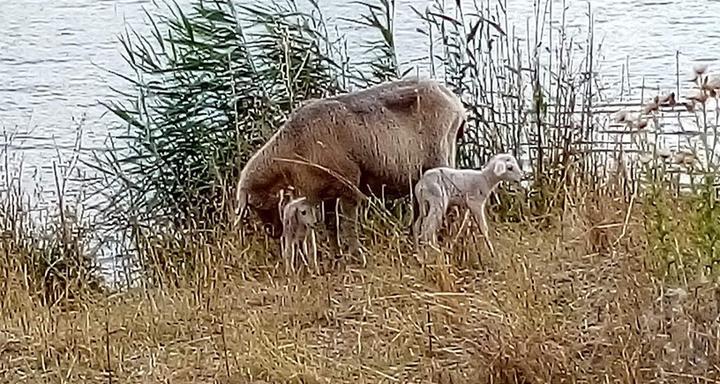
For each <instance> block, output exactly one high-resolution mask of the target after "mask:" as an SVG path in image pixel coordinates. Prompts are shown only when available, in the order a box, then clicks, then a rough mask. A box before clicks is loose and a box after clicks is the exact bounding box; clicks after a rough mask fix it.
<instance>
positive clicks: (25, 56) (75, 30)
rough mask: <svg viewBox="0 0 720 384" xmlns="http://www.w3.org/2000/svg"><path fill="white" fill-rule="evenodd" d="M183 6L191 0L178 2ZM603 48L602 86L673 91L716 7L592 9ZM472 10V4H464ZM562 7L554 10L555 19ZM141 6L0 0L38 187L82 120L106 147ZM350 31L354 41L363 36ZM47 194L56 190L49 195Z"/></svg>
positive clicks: (620, 4) (524, 0)
mask: <svg viewBox="0 0 720 384" xmlns="http://www.w3.org/2000/svg"><path fill="white" fill-rule="evenodd" d="M179 3H180V4H181V5H187V4H188V3H189V1H188V0H180V1H179ZM532 3H533V2H532V1H528V0H508V9H509V15H510V18H511V19H510V22H511V23H514V24H515V25H517V28H518V29H517V34H518V35H523V34H524V32H522V31H523V30H524V28H525V23H526V19H527V18H528V17H530V16H532V12H533V11H532ZM590 3H591V5H592V8H593V12H594V14H595V19H596V32H597V39H600V40H601V41H602V47H603V48H602V52H603V54H604V55H603V65H602V67H601V68H600V71H601V74H602V75H603V79H604V81H605V82H606V84H607V85H608V86H609V87H610V88H613V87H616V86H617V83H618V82H619V78H620V73H621V66H622V65H623V63H625V62H626V60H628V62H629V68H630V74H631V75H632V76H633V77H632V79H631V80H632V82H633V83H632V85H633V86H639V79H640V75H646V82H647V84H649V85H656V84H657V85H659V86H662V87H669V88H674V84H675V51H676V50H679V51H680V63H681V68H682V72H683V77H687V68H688V67H689V66H691V65H692V63H694V62H698V61H706V62H710V63H711V65H712V64H717V65H718V66H719V67H718V69H720V62H718V61H716V60H717V59H718V57H720V28H718V27H717V26H718V23H717V21H718V15H720V1H711V0H707V1H690V0H689V1H683V2H669V1H659V0H656V1H647V0H646V1H620V0H604V1H603V0H597V1H591V2H590ZM411 4H412V5H415V6H416V7H418V8H420V9H422V8H423V7H424V5H425V4H428V2H427V1H425V0H398V11H397V12H398V17H397V40H398V46H399V51H400V52H399V53H400V56H401V57H402V58H404V59H411V58H415V57H421V56H423V55H426V52H427V46H426V42H425V40H424V38H423V37H421V36H420V35H419V34H418V33H417V32H415V30H416V28H417V27H419V26H420V22H419V20H418V19H417V17H416V16H415V14H414V13H413V12H412V11H411V10H410V7H409V6H410V5H411ZM468 4H469V3H468ZM567 5H568V6H569V11H568V16H567V20H568V25H570V26H571V27H572V28H571V29H570V31H571V33H574V34H576V36H577V38H584V36H585V32H584V31H585V28H586V26H587V17H586V15H585V14H586V12H587V2H585V1H567ZM561 6H562V2H561V1H556V2H555V3H554V8H555V12H558V11H559V9H560V8H561ZM143 7H149V8H151V7H152V3H151V1H150V0H54V1H47V0H13V1H8V0H4V1H0V125H2V126H3V127H5V128H6V129H15V128H17V130H18V132H19V135H18V137H17V139H16V140H15V141H14V147H13V149H14V151H13V153H14V154H15V155H16V156H18V155H19V154H21V155H22V157H23V158H24V169H25V170H26V172H25V173H24V174H25V175H26V177H28V176H27V175H31V176H32V175H35V173H37V175H35V176H33V177H34V179H35V180H40V183H41V184H43V183H45V184H47V183H51V182H52V165H51V162H50V160H51V159H53V158H56V157H57V154H56V153H57V152H56V148H59V149H60V151H61V154H62V153H64V152H66V151H67V150H68V149H69V148H71V147H72V145H73V142H74V139H75V129H76V126H77V125H78V124H79V120H80V119H81V118H84V122H83V126H84V129H85V135H84V139H83V140H84V142H83V147H84V148H89V149H93V148H94V149H98V148H103V146H104V144H103V142H104V139H105V135H106V133H107V126H108V125H109V124H108V123H109V121H110V119H111V118H112V117H111V116H110V115H106V116H103V114H104V113H105V110H104V108H103V107H102V106H101V105H100V104H99V101H101V100H107V99H108V98H109V97H111V95H112V91H111V89H110V88H111V87H112V86H115V87H122V85H123V83H122V82H120V81H119V80H118V78H116V77H114V76H112V75H111V74H109V73H108V72H107V70H116V71H121V72H122V71H126V70H127V68H126V67H125V65H124V63H123V61H122V58H121V56H120V45H119V43H118V41H117V36H118V34H120V33H122V32H123V28H124V25H125V23H126V22H127V23H130V24H131V25H133V26H134V27H136V28H137V29H138V30H140V31H147V28H146V27H145V26H144V25H143V23H144V14H143V10H142V9H143ZM321 8H323V10H324V13H325V14H326V16H327V17H329V18H330V19H332V18H334V17H337V16H348V15H352V14H356V13H357V12H355V11H353V6H352V5H351V2H350V1H348V0H333V1H321ZM364 37H366V36H363V34H362V33H357V32H353V34H352V38H351V43H353V42H357V41H358V40H360V39H362V38H364ZM46 189H47V190H50V189H51V188H46Z"/></svg>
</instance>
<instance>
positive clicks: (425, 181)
mask: <svg viewBox="0 0 720 384" xmlns="http://www.w3.org/2000/svg"><path fill="white" fill-rule="evenodd" d="M522 175H523V173H522V171H521V170H520V166H519V165H518V162H517V160H516V159H515V157H514V156H513V155H511V154H506V153H503V154H499V155H495V156H494V157H493V158H491V159H490V161H488V163H487V164H486V165H485V166H484V167H483V168H482V169H481V170H474V169H454V168H447V167H439V168H434V169H430V170H428V171H426V172H425V173H424V174H423V175H422V177H421V178H420V181H418V183H417V184H416V185H415V198H416V200H417V203H418V208H419V215H418V218H417V220H416V221H415V223H414V224H413V233H414V236H415V243H416V244H417V242H418V237H419V238H421V239H422V240H424V241H428V240H431V241H432V242H433V243H435V242H436V241H437V239H436V233H437V230H438V229H439V227H440V226H441V225H442V223H443V219H444V218H445V214H446V213H447V210H448V209H449V208H450V207H454V206H455V207H461V208H468V209H470V211H471V212H472V214H473V216H474V217H475V220H476V221H477V223H478V225H479V226H480V231H481V232H482V234H483V236H484V237H485V239H486V242H487V245H488V248H490V252H492V253H493V254H494V253H495V251H494V248H493V246H492V243H490V238H489V237H488V226H487V221H486V219H485V202H486V201H487V198H488V196H490V193H491V192H492V191H493V190H494V189H495V187H496V186H497V185H498V184H500V182H501V181H515V182H519V181H520V179H521V178H522Z"/></svg>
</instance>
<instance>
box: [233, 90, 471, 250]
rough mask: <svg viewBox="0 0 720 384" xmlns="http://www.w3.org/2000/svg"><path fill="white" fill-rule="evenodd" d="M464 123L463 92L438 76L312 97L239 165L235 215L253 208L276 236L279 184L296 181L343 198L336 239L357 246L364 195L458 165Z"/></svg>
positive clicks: (316, 194)
mask: <svg viewBox="0 0 720 384" xmlns="http://www.w3.org/2000/svg"><path fill="white" fill-rule="evenodd" d="M464 124H465V109H464V107H463V105H462V102H461V101H460V99H459V98H458V97H457V96H456V95H455V94H453V93H452V92H451V91H450V89H448V88H447V87H445V86H444V85H442V84H440V83H438V82H436V81H433V80H417V79H411V80H398V81H392V82H387V83H384V84H381V85H378V86H374V87H371V88H368V89H365V90H361V91H356V92H351V93H346V94H343V95H339V96H334V97H329V98H325V99H319V100H311V101H308V102H306V103H305V104H303V105H302V106H301V107H300V108H298V109H296V110H295V111H294V112H293V113H292V114H291V116H290V117H289V119H288V120H287V121H286V122H285V124H283V126H282V127H280V129H279V130H278V131H277V132H276V133H275V134H274V135H273V136H272V137H271V138H270V139H269V140H268V142H267V143H266V144H265V145H264V146H263V147H262V148H260V150H258V151H257V152H256V153H255V154H254V155H253V156H252V157H251V158H250V160H249V161H248V163H247V164H246V165H245V167H244V168H243V170H242V171H241V173H240V178H239V180H238V185H237V190H236V193H237V195H236V196H237V206H236V215H237V216H236V220H235V222H236V223H237V222H238V221H239V220H240V217H241V216H242V215H243V214H244V211H245V209H246V208H248V207H249V208H252V210H253V211H255V212H256V213H257V215H258V216H259V218H260V219H261V220H262V221H263V222H264V224H270V230H269V233H270V235H271V236H272V237H277V235H278V233H277V229H278V226H279V224H280V223H279V221H280V220H279V217H278V212H277V210H276V209H275V208H274V207H275V204H277V196H278V192H279V190H280V189H284V188H287V186H290V185H292V186H293V187H294V188H295V190H296V191H297V192H298V193H299V195H302V196H306V198H307V200H308V201H309V202H310V203H312V204H318V203H320V202H328V203H330V204H333V203H335V202H336V201H337V200H339V204H338V205H339V208H340V210H341V212H342V213H343V214H345V215H346V216H347V220H343V222H342V227H344V228H342V230H341V231H337V232H336V234H337V237H338V239H337V240H338V245H339V244H340V240H341V239H343V240H345V241H346V242H348V245H349V246H348V250H349V251H350V252H351V253H354V252H355V251H357V250H358V249H359V246H360V243H359V240H358V234H357V230H358V228H357V216H358V204H359V203H360V201H361V199H362V198H363V195H370V194H375V195H380V194H384V195H385V196H386V197H387V198H391V199H393V198H400V197H403V196H407V195H408V194H410V192H411V189H412V185H413V184H414V183H415V182H416V181H417V180H418V179H419V177H420V175H421V174H422V172H423V171H425V170H427V169H430V168H435V167H441V166H445V167H451V168H454V167H455V152H456V140H457V138H458V137H460V135H462V127H463V125H464ZM348 225H351V228H347V226H348ZM339 229H341V228H339ZM339 232H343V234H344V236H341V235H340V233H339Z"/></svg>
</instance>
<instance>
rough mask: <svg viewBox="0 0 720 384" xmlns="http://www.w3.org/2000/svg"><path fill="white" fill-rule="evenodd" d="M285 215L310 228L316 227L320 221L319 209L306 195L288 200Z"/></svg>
mask: <svg viewBox="0 0 720 384" xmlns="http://www.w3.org/2000/svg"><path fill="white" fill-rule="evenodd" d="M285 217H286V219H290V220H292V221H294V222H296V223H297V224H299V225H302V226H305V227H308V228H314V227H315V226H316V225H317V224H318V222H319V220H318V213H317V209H316V208H315V206H314V205H312V204H311V203H310V202H309V201H308V200H307V199H306V198H304V197H300V198H297V199H293V200H291V201H290V202H288V204H287V206H286V207H285Z"/></svg>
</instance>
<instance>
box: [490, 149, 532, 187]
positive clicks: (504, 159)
mask: <svg viewBox="0 0 720 384" xmlns="http://www.w3.org/2000/svg"><path fill="white" fill-rule="evenodd" d="M488 166H490V167H492V170H493V173H494V174H495V176H496V177H497V178H498V179H499V180H503V181H514V182H517V183H519V182H520V180H522V177H523V172H522V170H521V169H520V165H519V164H518V161H517V159H515V156H513V155H511V154H509V153H501V154H498V155H495V156H493V158H492V159H490V161H489V162H488Z"/></svg>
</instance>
